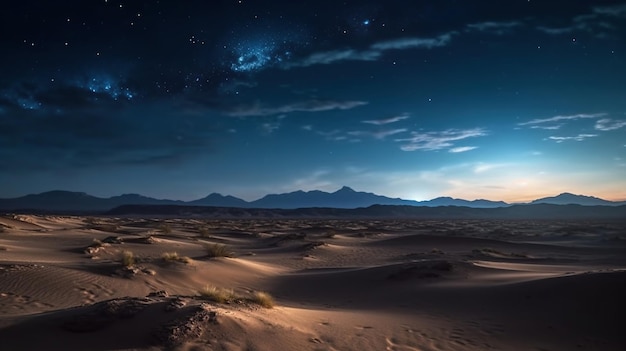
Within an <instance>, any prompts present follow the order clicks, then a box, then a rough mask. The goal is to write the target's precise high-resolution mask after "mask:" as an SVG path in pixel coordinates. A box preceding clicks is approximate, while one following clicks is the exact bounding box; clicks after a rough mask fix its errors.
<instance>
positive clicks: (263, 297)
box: [250, 291, 275, 308]
mask: <svg viewBox="0 0 626 351" xmlns="http://www.w3.org/2000/svg"><path fill="white" fill-rule="evenodd" d="M250 301H251V302H254V303H256V304H257V305H260V306H262V307H265V308H272V307H274V305H275V303H274V298H273V297H272V295H270V294H268V293H266V292H263V291H256V292H255V293H254V294H252V298H251V299H250Z"/></svg>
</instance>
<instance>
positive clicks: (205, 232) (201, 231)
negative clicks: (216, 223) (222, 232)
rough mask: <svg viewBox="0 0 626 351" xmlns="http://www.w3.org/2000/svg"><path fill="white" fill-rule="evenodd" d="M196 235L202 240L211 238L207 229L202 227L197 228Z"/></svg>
mask: <svg viewBox="0 0 626 351" xmlns="http://www.w3.org/2000/svg"><path fill="white" fill-rule="evenodd" d="M198 235H200V236H201V237H203V238H210V237H211V233H210V232H209V228H207V227H204V226H200V227H198Z"/></svg>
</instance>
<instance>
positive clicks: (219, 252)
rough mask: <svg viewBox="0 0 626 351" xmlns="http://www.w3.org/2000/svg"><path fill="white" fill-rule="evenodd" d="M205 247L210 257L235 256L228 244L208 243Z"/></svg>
mask: <svg viewBox="0 0 626 351" xmlns="http://www.w3.org/2000/svg"><path fill="white" fill-rule="evenodd" d="M204 249H205V250H206V253H207V256H208V257H233V252H232V251H231V250H230V248H229V247H228V246H226V245H222V244H206V245H204Z"/></svg>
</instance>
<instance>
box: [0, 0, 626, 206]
mask: <svg viewBox="0 0 626 351" xmlns="http://www.w3.org/2000/svg"><path fill="white" fill-rule="evenodd" d="M0 17H1V18H0V38H1V44H2V54H1V55H0V184H2V185H1V186H0V197H16V196H22V195H25V194H29V193H38V192H43V191H49V190H54V189H61V190H71V191H84V192H87V193H89V194H92V195H96V196H104V197H108V196H113V195H119V194H123V193H140V194H143V195H146V196H152V197H157V198H170V199H180V200H192V199H197V198H200V197H203V196H206V195H207V194H209V193H212V192H219V193H222V194H230V195H234V196H237V197H240V198H243V199H245V200H255V199H258V198H260V197H261V196H263V195H265V194H268V193H282V192H289V191H295V190H300V189H301V190H313V189H318V190H324V191H335V190H337V189H338V188H340V187H341V186H343V185H347V186H350V187H352V188H354V189H355V190H359V191H368V192H375V193H377V194H381V195H386V196H391V197H402V198H406V199H415V200H426V199H431V198H434V197H438V196H452V197H459V198H465V199H469V200H472V199H477V198H484V199H490V200H504V201H509V202H516V201H527V200H531V199H535V198H539V197H543V196H551V195H556V194H558V193H561V192H566V191H567V192H573V193H577V194H585V195H593V196H599V197H602V198H606V199H609V200H625V199H626V1H623V0H622V1H603V0H596V1H581V0H571V1H556V0H553V1H552V0H542V1H539V0H507V1H487V0H438V1H433V0H430V1H425V0H415V1H405V0H384V1H382V0H381V1H368V0H365V1H330V0H317V1H279V0H276V1H264V0H228V1H226V0H215V1H197V0H188V1H173V0H172V1H166V0H160V1H149V0H145V1H130V0H87V1H85V0H81V1H76V0H68V1H29V0H24V1H20V2H17V1H15V2H12V3H11V5H10V6H9V7H7V6H5V10H3V11H2V12H1V13H0Z"/></svg>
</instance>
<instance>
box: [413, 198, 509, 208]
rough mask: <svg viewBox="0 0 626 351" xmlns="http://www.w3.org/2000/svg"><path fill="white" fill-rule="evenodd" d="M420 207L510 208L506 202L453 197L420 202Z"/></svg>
mask: <svg viewBox="0 0 626 351" xmlns="http://www.w3.org/2000/svg"><path fill="white" fill-rule="evenodd" d="M419 205H420V206H431V207H436V206H466V207H476V208H495V207H506V206H509V204H507V203H506V202H504V201H490V200H483V199H479V200H473V201H469V200H463V199H453V198H451V197H438V198H435V199H432V200H428V201H420V202H419Z"/></svg>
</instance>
